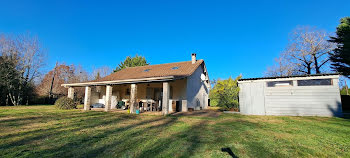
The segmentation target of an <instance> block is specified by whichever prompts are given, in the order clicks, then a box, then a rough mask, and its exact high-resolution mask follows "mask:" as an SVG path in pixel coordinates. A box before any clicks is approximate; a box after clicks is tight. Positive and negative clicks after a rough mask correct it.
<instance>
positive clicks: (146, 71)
mask: <svg viewBox="0 0 350 158" xmlns="http://www.w3.org/2000/svg"><path fill="white" fill-rule="evenodd" d="M149 70H151V69H146V70H143V71H144V72H148V71H149Z"/></svg>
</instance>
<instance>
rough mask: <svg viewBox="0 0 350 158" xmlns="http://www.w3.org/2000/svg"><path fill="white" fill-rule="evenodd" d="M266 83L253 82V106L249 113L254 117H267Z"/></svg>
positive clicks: (251, 88) (251, 94)
mask: <svg viewBox="0 0 350 158" xmlns="http://www.w3.org/2000/svg"><path fill="white" fill-rule="evenodd" d="M264 84H265V82H253V83H251V84H250V96H251V106H250V108H251V109H249V111H250V112H251V114H253V115H265V96H264V87H265V86H264Z"/></svg>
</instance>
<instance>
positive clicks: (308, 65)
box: [307, 64, 311, 75]
mask: <svg viewBox="0 0 350 158" xmlns="http://www.w3.org/2000/svg"><path fill="white" fill-rule="evenodd" d="M307 74H308V75H310V74H311V64H307Z"/></svg>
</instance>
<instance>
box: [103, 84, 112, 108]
mask: <svg viewBox="0 0 350 158" xmlns="http://www.w3.org/2000/svg"><path fill="white" fill-rule="evenodd" d="M111 100H112V86H111V85H107V86H106V98H105V111H109V110H110V109H111Z"/></svg>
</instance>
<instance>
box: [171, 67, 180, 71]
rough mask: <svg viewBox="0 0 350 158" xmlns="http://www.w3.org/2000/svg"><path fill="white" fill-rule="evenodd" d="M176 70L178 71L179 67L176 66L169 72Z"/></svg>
mask: <svg viewBox="0 0 350 158" xmlns="http://www.w3.org/2000/svg"><path fill="white" fill-rule="evenodd" d="M177 69H179V67H177V66H175V67H172V68H171V70H177Z"/></svg>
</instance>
